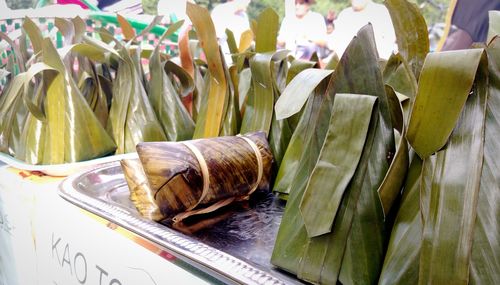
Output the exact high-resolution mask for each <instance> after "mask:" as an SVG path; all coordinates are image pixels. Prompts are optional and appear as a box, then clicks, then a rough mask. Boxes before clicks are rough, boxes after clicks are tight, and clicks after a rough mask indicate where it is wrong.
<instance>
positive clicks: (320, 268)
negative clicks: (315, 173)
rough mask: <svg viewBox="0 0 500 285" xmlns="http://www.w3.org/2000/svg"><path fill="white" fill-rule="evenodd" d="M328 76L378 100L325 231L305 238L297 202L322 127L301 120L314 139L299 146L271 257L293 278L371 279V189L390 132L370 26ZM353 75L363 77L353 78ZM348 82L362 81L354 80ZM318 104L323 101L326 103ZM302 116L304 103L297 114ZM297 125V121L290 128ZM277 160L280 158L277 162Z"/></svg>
mask: <svg viewBox="0 0 500 285" xmlns="http://www.w3.org/2000/svg"><path fill="white" fill-rule="evenodd" d="M353 62H355V63H357V65H356V67H357V68H355V69H352V68H349V67H350V66H351V64H352V63H353ZM332 78H333V88H334V89H336V90H346V89H349V88H353V89H354V91H356V92H354V93H358V92H359V93H358V94H361V91H362V90H364V91H365V92H364V93H365V94H375V95H377V96H376V97H377V98H378V101H379V104H378V107H377V111H374V112H373V118H372V119H371V120H370V122H371V123H370V127H369V134H368V137H367V141H366V143H365V146H364V149H365V151H363V154H362V156H361V159H360V163H359V165H358V167H357V169H356V173H355V174H354V176H353V179H352V180H351V182H350V184H349V189H348V190H347V191H346V192H345V195H344V196H343V197H342V202H341V205H340V208H339V212H338V213H337V215H336V216H335V221H334V224H333V228H332V231H331V233H329V234H325V235H321V236H318V237H315V238H308V236H307V232H306V230H305V227H304V223H303V221H302V218H301V216H300V213H299V210H298V208H299V204H300V201H301V199H302V195H303V193H304V190H305V188H306V183H307V181H308V179H309V177H310V173H311V171H312V169H313V167H314V166H315V165H316V162H317V158H318V156H319V147H318V146H317V145H318V144H317V142H318V141H320V144H323V141H324V138H325V136H326V132H325V134H323V133H320V131H322V130H321V128H319V126H320V125H315V126H314V125H313V127H311V125H312V124H310V123H309V122H308V123H306V124H308V125H309V127H310V128H312V129H314V132H315V133H314V135H313V138H314V139H313V140H311V141H310V143H309V144H308V145H307V146H305V147H304V148H307V149H308V155H303V157H301V160H300V163H299V166H298V169H297V171H296V174H295V177H294V179H293V180H292V182H291V183H290V185H291V187H290V188H292V191H290V197H289V199H288V202H287V208H286V210H285V214H284V216H283V221H282V223H281V227H280V230H279V233H278V237H277V241H276V243H275V247H274V251H273V256H272V262H273V264H275V265H277V266H278V267H280V268H283V269H285V270H287V271H290V272H293V273H296V274H298V277H299V278H305V279H307V280H315V281H314V282H318V283H325V284H335V283H336V282H337V281H340V282H341V283H343V284H347V283H356V284H357V283H374V282H376V280H377V279H378V276H379V272H380V269H381V266H382V261H383V256H384V244H385V228H384V215H383V211H382V207H381V205H380V201H379V198H378V194H377V192H376V190H377V188H378V187H379V185H380V183H381V182H382V180H383V178H384V176H385V173H386V172H387V169H388V161H387V155H388V154H389V153H390V152H393V151H394V150H393V149H394V138H393V134H392V126H391V122H390V114H389V107H388V103H387V98H386V95H385V89H384V85H383V82H382V75H381V73H380V70H379V67H378V58H377V54H376V49H375V44H374V40H373V30H372V29H371V26H369V25H368V26H366V27H364V28H362V29H361V30H360V31H359V32H358V35H357V37H355V38H354V39H353V41H352V42H351V43H350V45H349V46H348V48H347V50H346V52H345V53H344V56H343V57H342V59H341V60H340V62H339V65H338V66H337V70H336V72H335V74H334V76H333V77H332ZM357 78H362V79H363V80H362V81H361V80H356V79H357ZM350 82H360V83H363V84H359V85H356V86H354V85H352V84H350ZM366 91H367V92H366ZM329 92H331V90H330V91H329ZM338 93H340V91H339V92H338ZM327 94H328V93H327ZM330 96H331V95H330ZM323 104H324V106H325V105H326V106H327V107H328V103H326V104H325V103H323ZM326 110H327V109H326ZM323 112H325V111H323ZM317 113H320V112H317ZM308 116H309V114H308V110H307V106H306V110H305V112H304V114H303V117H302V118H305V117H308ZM301 122H302V119H301ZM300 127H301V123H299V126H298V127H297V130H296V132H297V131H299V128H300ZM292 140H293V138H292ZM290 147H292V143H290V146H289V148H290ZM316 147H318V149H317V150H316ZM304 148H303V149H304ZM339 151H340V150H339ZM287 152H288V150H287ZM283 165H285V161H284V162H283V164H282V167H283Z"/></svg>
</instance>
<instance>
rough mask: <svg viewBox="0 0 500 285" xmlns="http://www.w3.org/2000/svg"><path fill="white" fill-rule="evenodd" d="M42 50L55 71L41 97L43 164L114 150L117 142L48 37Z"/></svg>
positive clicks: (97, 154)
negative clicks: (44, 126)
mask: <svg viewBox="0 0 500 285" xmlns="http://www.w3.org/2000/svg"><path fill="white" fill-rule="evenodd" d="M42 52H43V60H44V62H45V63H46V64H47V65H49V66H51V67H52V68H54V69H55V70H57V72H58V74H57V75H56V76H55V77H54V78H53V80H52V81H50V82H47V95H46V96H47V97H46V98H45V100H44V110H45V114H46V118H47V129H46V131H47V138H46V144H45V149H44V154H43V162H44V164H58V163H67V162H76V161H82V160H88V159H92V158H96V157H100V156H103V155H107V154H110V153H113V152H114V150H115V148H116V145H115V144H114V143H113V141H112V139H111V138H110V137H109V135H108V134H107V133H106V131H105V130H104V128H103V127H102V125H101V124H100V122H99V121H98V120H97V118H96V117H95V115H94V114H93V112H92V110H91V109H90V107H89V106H88V104H87V102H86V101H85V99H84V98H83V96H82V95H81V93H80V91H79V89H78V87H77V85H76V83H75V82H74V81H73V78H72V77H70V76H69V74H68V73H67V70H66V68H65V66H64V64H63V62H62V60H61V58H60V57H59V54H58V53H57V50H56V49H55V47H54V45H53V44H52V42H51V41H50V39H44V41H43V45H42ZM68 113H69V114H68Z"/></svg>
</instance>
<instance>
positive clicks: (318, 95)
mask: <svg viewBox="0 0 500 285" xmlns="http://www.w3.org/2000/svg"><path fill="white" fill-rule="evenodd" d="M298 76H300V74H299V75H298ZM332 78H333V77H332V76H330V77H327V78H326V79H325V80H323V81H320V82H319V83H318V86H316V88H314V89H313V91H312V93H311V92H310V90H309V91H304V90H303V91H302V92H304V93H310V95H309V99H308V100H307V103H306V105H305V106H304V112H303V114H302V116H301V118H300V120H299V123H298V125H297V127H296V129H295V131H294V132H293V135H292V137H291V138H290V142H289V144H288V147H287V149H286V152H285V154H284V156H283V159H282V163H281V165H280V167H279V170H278V174H277V176H276V181H275V183H274V186H273V191H275V192H276V193H278V194H280V197H281V198H282V199H287V197H288V194H289V193H291V190H292V187H298V185H297V184H296V183H295V180H296V179H297V182H301V183H303V184H305V182H306V179H307V176H306V175H307V174H308V173H309V171H310V170H312V167H314V164H315V163H316V159H317V156H315V155H313V154H317V155H319V152H320V149H321V145H322V144H323V139H324V137H325V135H326V131H327V130H328V124H329V120H330V118H329V117H330V116H331V107H332V103H333V88H332V81H333V80H332ZM287 89H288V88H287ZM285 90H286V89H285ZM282 96H283V95H282ZM304 149H307V150H308V151H307V152H305V151H304ZM298 173H303V174H302V175H301V176H298V175H297V174H298ZM296 176H298V177H296ZM304 176H305V177H304ZM302 186H305V185H302ZM296 189H297V188H296Z"/></svg>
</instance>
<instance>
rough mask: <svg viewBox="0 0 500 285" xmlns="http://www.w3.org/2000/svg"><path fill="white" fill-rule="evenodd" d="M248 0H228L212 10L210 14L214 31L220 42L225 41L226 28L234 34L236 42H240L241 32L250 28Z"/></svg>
mask: <svg viewBox="0 0 500 285" xmlns="http://www.w3.org/2000/svg"><path fill="white" fill-rule="evenodd" d="M249 4H250V0H228V1H226V2H225V3H221V4H219V5H217V6H215V8H214V9H213V10H212V13H211V16H212V21H213V22H214V26H215V33H216V34H217V38H219V39H220V40H221V43H224V42H225V41H226V29H229V30H231V31H232V32H233V34H234V39H235V40H236V44H239V42H240V36H241V34H242V33H243V32H244V31H246V30H249V29H250V21H249V19H248V14H247V7H248V5H249Z"/></svg>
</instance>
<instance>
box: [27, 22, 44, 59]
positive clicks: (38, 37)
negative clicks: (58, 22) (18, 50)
mask: <svg viewBox="0 0 500 285" xmlns="http://www.w3.org/2000/svg"><path fill="white" fill-rule="evenodd" d="M23 30H24V31H25V32H26V34H27V35H28V37H29V39H30V42H31V45H32V47H33V54H34V55H36V54H38V53H40V52H41V51H42V44H43V37H42V32H41V31H40V29H39V28H38V26H37V25H36V23H35V22H33V21H32V20H31V19H30V18H28V17H26V18H24V21H23Z"/></svg>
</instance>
